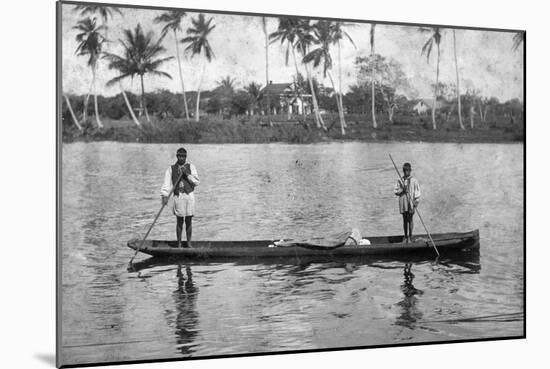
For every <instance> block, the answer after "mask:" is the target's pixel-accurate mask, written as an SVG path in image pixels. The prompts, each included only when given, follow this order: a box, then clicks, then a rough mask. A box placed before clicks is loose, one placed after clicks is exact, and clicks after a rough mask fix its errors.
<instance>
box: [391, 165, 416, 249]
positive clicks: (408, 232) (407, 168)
mask: <svg viewBox="0 0 550 369" xmlns="http://www.w3.org/2000/svg"><path fill="white" fill-rule="evenodd" d="M411 172H412V167H411V164H409V163H405V164H403V177H402V178H400V179H399V180H398V181H397V183H396V184H395V187H394V190H393V192H394V193H395V195H397V196H399V212H400V213H401V215H402V216H403V233H404V234H405V236H404V237H403V242H407V243H408V242H411V241H412V233H413V227H414V224H413V216H414V210H415V209H416V207H417V206H418V202H419V201H420V185H419V184H418V181H417V180H416V178H414V177H413V176H412V174H411Z"/></svg>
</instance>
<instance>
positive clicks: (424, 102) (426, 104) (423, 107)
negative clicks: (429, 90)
mask: <svg viewBox="0 0 550 369" xmlns="http://www.w3.org/2000/svg"><path fill="white" fill-rule="evenodd" d="M433 102H434V99H420V100H418V102H417V103H416V105H414V106H413V108H412V110H413V111H414V112H415V113H416V114H418V115H426V114H427V113H428V112H429V111H431V110H432V106H433ZM448 105H449V104H448V103H446V102H445V101H441V100H439V101H437V104H436V106H435V108H436V109H442V108H446V107H447V106H448Z"/></svg>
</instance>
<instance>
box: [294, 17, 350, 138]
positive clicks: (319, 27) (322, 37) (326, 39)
mask: <svg viewBox="0 0 550 369" xmlns="http://www.w3.org/2000/svg"><path fill="white" fill-rule="evenodd" d="M313 28H314V31H313V32H314V37H315V44H317V45H319V46H318V47H317V48H316V49H313V50H312V51H310V52H309V53H308V54H307V55H306V56H305V57H304V63H313V67H314V68H317V67H318V66H320V65H321V64H323V77H324V78H326V77H327V75H328V77H329V79H330V83H331V84H332V88H333V90H334V92H335V94H334V96H335V98H336V104H337V107H338V113H339V115H340V131H341V133H342V135H345V134H346V130H345V125H344V121H343V119H342V116H343V114H342V111H341V109H342V107H341V106H340V103H339V99H338V94H337V93H336V91H337V90H336V86H335V84H334V78H332V73H331V72H330V70H331V69H332V56H331V55H330V45H331V44H334V43H335V37H334V23H333V22H331V21H326V20H320V21H318V22H317V23H315V25H314V26H313Z"/></svg>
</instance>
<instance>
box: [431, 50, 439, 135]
mask: <svg viewBox="0 0 550 369" xmlns="http://www.w3.org/2000/svg"><path fill="white" fill-rule="evenodd" d="M440 55H441V54H440V49H439V44H438V45H437V67H436V72H435V88H434V103H433V106H432V126H433V129H437V124H436V122H435V109H436V108H437V91H438V87H439V58H440Z"/></svg>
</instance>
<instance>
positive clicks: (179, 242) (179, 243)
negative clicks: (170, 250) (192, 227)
mask: <svg viewBox="0 0 550 369" xmlns="http://www.w3.org/2000/svg"><path fill="white" fill-rule="evenodd" d="M178 249H181V241H178Z"/></svg>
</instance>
